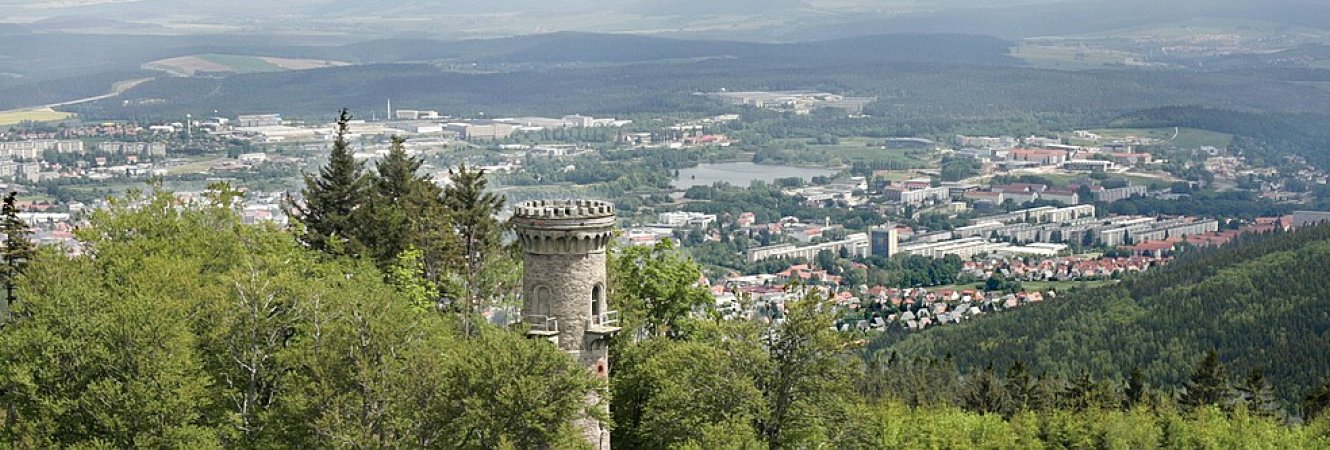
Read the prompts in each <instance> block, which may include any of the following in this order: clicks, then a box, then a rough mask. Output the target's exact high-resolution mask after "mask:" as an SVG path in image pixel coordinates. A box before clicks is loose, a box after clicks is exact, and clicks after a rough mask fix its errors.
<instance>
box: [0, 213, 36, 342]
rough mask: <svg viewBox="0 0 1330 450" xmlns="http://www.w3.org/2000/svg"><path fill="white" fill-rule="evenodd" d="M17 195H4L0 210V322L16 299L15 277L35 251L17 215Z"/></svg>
mask: <svg viewBox="0 0 1330 450" xmlns="http://www.w3.org/2000/svg"><path fill="white" fill-rule="evenodd" d="M17 196H18V194H17V193H15V192H10V193H9V194H8V195H6V196H5V201H4V207H3V211H0V232H2V233H4V234H5V248H4V250H3V252H4V253H0V256H3V261H0V264H3V273H0V276H3V277H4V283H5V299H4V303H3V304H0V322H3V321H4V320H5V319H7V318H8V316H9V305H12V304H14V301H15V300H16V297H15V295H14V285H15V281H16V279H17V278H18V276H19V275H20V274H22V273H23V269H24V268H26V267H27V265H28V261H31V260H32V257H33V256H34V255H35V253H36V250H35V249H34V248H33V245H32V241H30V240H28V224H27V223H25V222H24V221H23V219H20V218H19V217H18V206H17V204H16V203H17V202H18V199H17Z"/></svg>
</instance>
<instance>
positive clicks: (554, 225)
mask: <svg viewBox="0 0 1330 450" xmlns="http://www.w3.org/2000/svg"><path fill="white" fill-rule="evenodd" d="M513 223H514V224H515V225H516V226H517V236H518V238H519V239H520V240H521V241H522V249H523V250H524V251H525V252H526V253H529V254H536V255H575V254H585V253H603V252H604V251H605V246H606V245H607V244H609V241H610V239H611V238H613V236H614V225H615V215H614V204H612V203H610V202H605V201H600V200H534V201H529V202H525V203H522V204H519V205H517V206H516V207H514V208H513Z"/></svg>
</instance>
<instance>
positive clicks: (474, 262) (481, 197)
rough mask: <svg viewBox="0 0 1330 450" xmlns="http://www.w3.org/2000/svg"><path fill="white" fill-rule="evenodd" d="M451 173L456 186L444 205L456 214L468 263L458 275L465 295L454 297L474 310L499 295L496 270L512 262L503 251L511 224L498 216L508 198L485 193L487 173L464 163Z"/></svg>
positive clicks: (455, 223) (451, 187) (500, 280)
mask: <svg viewBox="0 0 1330 450" xmlns="http://www.w3.org/2000/svg"><path fill="white" fill-rule="evenodd" d="M448 174H449V176H450V179H451V181H452V184H450V185H449V186H448V187H447V188H446V189H444V197H443V198H444V204H445V205H447V206H448V210H449V212H451V213H452V217H453V226H454V228H455V229H456V230H457V238H458V240H459V241H460V242H459V244H460V245H461V250H462V251H461V253H462V262H463V263H464V264H465V270H464V271H463V272H462V273H460V274H458V278H460V280H459V281H460V282H461V285H462V286H460V290H461V292H455V293H454V294H456V295H455V296H456V297H457V300H460V301H462V302H463V305H462V307H463V309H464V310H467V311H474V310H475V308H476V307H477V306H478V304H479V303H480V302H481V301H482V300H484V299H492V298H493V297H494V296H495V295H497V294H498V289H497V288H498V286H500V285H502V284H503V277H500V276H497V275H502V274H497V273H495V271H494V268H495V266H500V265H503V262H504V259H509V260H511V259H512V256H511V255H508V254H507V252H505V251H503V250H504V249H503V244H502V241H501V239H500V238H501V236H502V233H503V231H504V230H505V229H506V228H507V227H508V225H509V224H508V223H506V222H503V221H500V220H499V219H498V217H497V216H496V214H498V213H499V211H500V210H502V209H503V205H504V198H503V197H500V196H498V195H495V194H494V193H492V192H485V187H486V185H487V184H488V181H486V180H485V171H484V170H471V169H468V168H467V166H466V165H465V164H462V165H461V166H459V167H458V168H457V169H456V170H449V171H448ZM504 272H508V271H507V270H505V271H504ZM509 275H511V274H509Z"/></svg>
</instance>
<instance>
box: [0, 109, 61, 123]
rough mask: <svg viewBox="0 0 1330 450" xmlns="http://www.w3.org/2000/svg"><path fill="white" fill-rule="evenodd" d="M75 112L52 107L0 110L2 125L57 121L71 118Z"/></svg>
mask: <svg viewBox="0 0 1330 450" xmlns="http://www.w3.org/2000/svg"><path fill="white" fill-rule="evenodd" d="M73 117H74V114H70V113H65V112H59V111H52V110H50V109H29V110H22V111H4V112H0V125H17V124H20V123H24V122H55V121H60V120H66V119H71V118H73Z"/></svg>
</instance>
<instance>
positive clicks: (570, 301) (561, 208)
mask: <svg viewBox="0 0 1330 450" xmlns="http://www.w3.org/2000/svg"><path fill="white" fill-rule="evenodd" d="M513 222H514V223H515V224H516V226H517V237H518V239H519V240H520V241H521V242H522V249H523V253H524V257H523V263H524V265H523V274H522V296H523V303H522V318H523V321H524V322H526V323H527V324H528V325H530V326H531V329H530V331H528V335H529V336H531V337H537V338H544V339H548V340H550V341H551V342H553V343H554V344H555V345H557V346H559V348H560V349H562V350H563V351H565V352H568V354H569V355H571V356H572V357H573V359H574V360H577V361H578V362H579V363H581V364H582V366H584V367H586V368H587V369H588V370H590V371H591V373H592V374H593V375H594V376H596V377H598V378H601V379H607V378H608V377H609V374H610V365H609V346H608V344H609V338H610V337H611V336H613V335H614V334H615V333H617V332H618V331H619V326H618V324H619V318H618V314H617V312H615V311H610V310H609V305H608V303H607V300H606V291H605V264H606V258H605V246H606V245H607V244H609V242H610V239H613V236H614V234H613V233H614V227H615V216H614V205H613V204H611V203H608V202H602V201H596V200H555V201H550V200H537V201H531V202H526V203H522V204H520V205H517V207H516V208H515V209H514V215H513ZM597 400H598V399H597V398H595V397H592V398H589V399H588V401H590V402H596V401H597ZM577 425H578V426H579V427H581V428H582V430H583V432H584V434H585V435H586V437H587V439H588V440H589V441H590V442H591V444H592V446H593V447H594V448H596V449H599V450H608V449H609V448H610V435H609V431H608V430H606V429H605V428H604V427H602V426H601V424H600V422H599V421H596V420H594V419H591V418H583V419H580V420H578V421H577Z"/></svg>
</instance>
